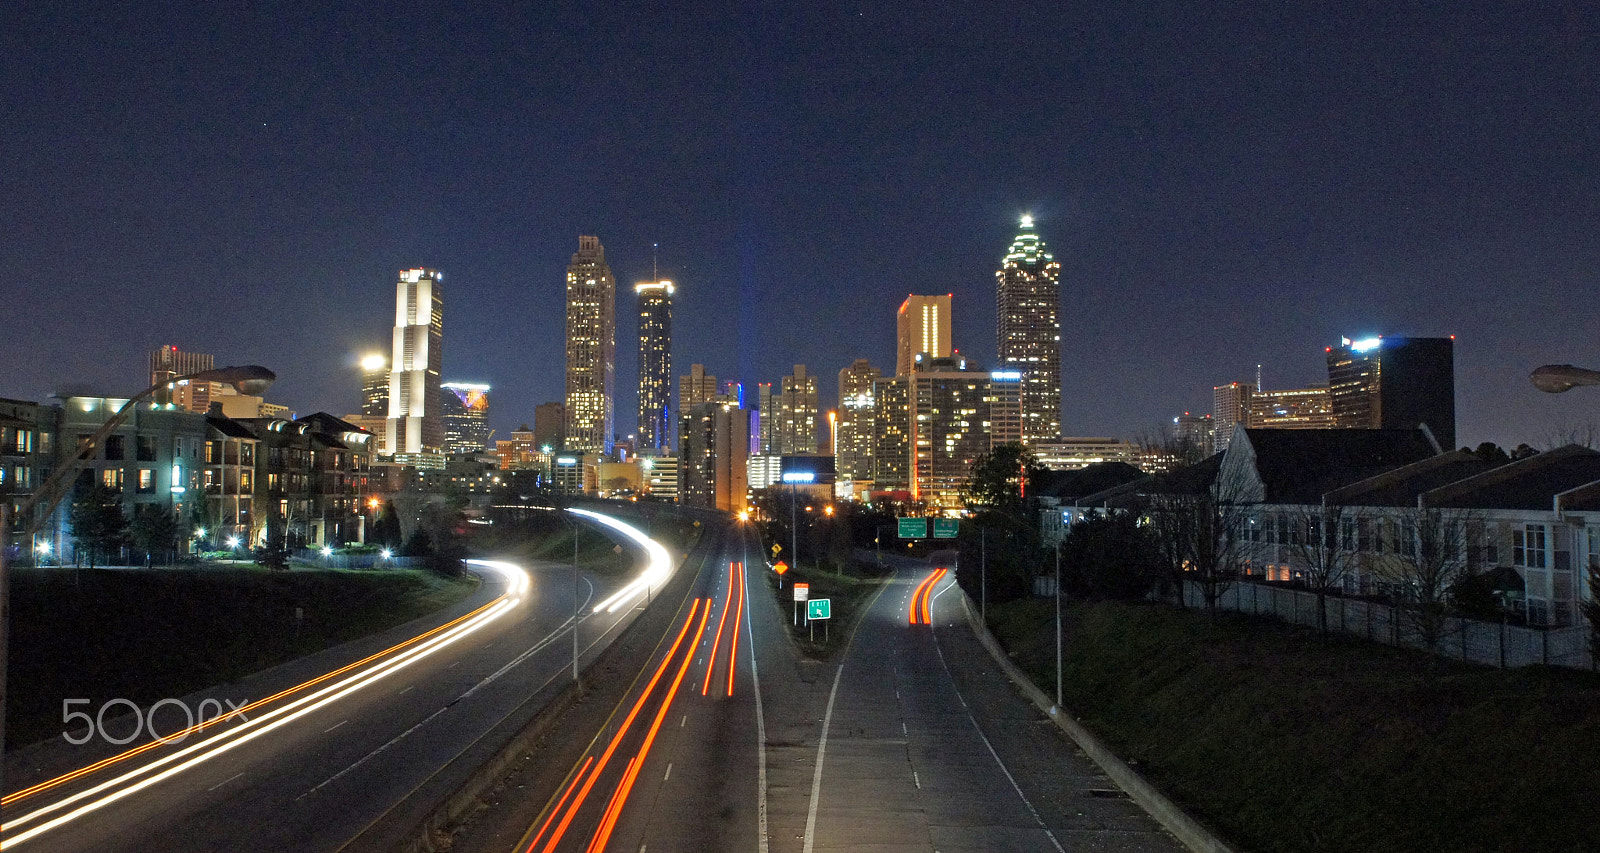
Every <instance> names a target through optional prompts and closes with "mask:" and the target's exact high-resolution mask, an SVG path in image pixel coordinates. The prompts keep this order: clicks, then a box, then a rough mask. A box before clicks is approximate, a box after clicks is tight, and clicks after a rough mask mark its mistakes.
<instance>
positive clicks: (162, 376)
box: [150, 346, 216, 415]
mask: <svg viewBox="0 0 1600 853" xmlns="http://www.w3.org/2000/svg"><path fill="white" fill-rule="evenodd" d="M215 367H216V359H215V358H213V357H212V356H209V355H206V354H204V353H198V352H184V351H182V350H180V349H178V348H177V347H175V346H165V347H159V348H157V349H155V350H152V351H151V353H150V384H151V385H164V384H167V383H170V382H172V381H173V380H175V379H177V378H178V377H179V376H187V375H189V374H191V373H199V372H200V371H202V370H212V369H214V368H215ZM212 384H213V383H210V382H197V383H193V384H192V385H191V384H190V383H185V385H186V386H188V387H185V388H182V389H179V388H174V387H168V388H163V389H160V390H158V391H156V393H155V401H156V402H157V403H162V404H166V403H172V404H175V405H177V406H178V407H179V408H181V409H185V410H187V411H191V412H199V413H200V414H202V415H203V414H205V413H206V411H207V410H208V409H209V408H210V406H211V398H210V393H209V392H210V390H211V385H212Z"/></svg>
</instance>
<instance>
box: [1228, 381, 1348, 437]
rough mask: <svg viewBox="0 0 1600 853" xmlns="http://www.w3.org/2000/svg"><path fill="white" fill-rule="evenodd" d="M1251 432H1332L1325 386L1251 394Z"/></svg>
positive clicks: (1331, 403) (1329, 405)
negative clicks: (1294, 430)
mask: <svg viewBox="0 0 1600 853" xmlns="http://www.w3.org/2000/svg"><path fill="white" fill-rule="evenodd" d="M1246 425H1247V426H1249V427H1250V429H1332V428H1333V427H1334V426H1335V425H1336V421H1335V419H1334V417H1333V398H1332V396H1331V395H1330V394H1329V393H1328V386H1326V385H1314V386H1312V387H1310V388H1290V389H1287V390H1284V391H1264V390H1262V389H1260V388H1257V389H1256V391H1255V393H1253V394H1251V395H1250V413H1249V418H1248V419H1247V420H1246Z"/></svg>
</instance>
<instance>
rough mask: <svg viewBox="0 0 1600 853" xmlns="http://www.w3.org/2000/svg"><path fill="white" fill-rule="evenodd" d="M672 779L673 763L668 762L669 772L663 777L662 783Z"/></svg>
mask: <svg viewBox="0 0 1600 853" xmlns="http://www.w3.org/2000/svg"><path fill="white" fill-rule="evenodd" d="M671 778H672V762H670V761H668V762H667V772H666V773H665V774H663V775H662V777H661V781H663V782H665V781H667V780H668V779H671Z"/></svg>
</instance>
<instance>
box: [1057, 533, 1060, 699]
mask: <svg viewBox="0 0 1600 853" xmlns="http://www.w3.org/2000/svg"><path fill="white" fill-rule="evenodd" d="M1056 708H1057V709H1058V710H1059V709H1060V708H1061V543H1060V542H1057V543H1056Z"/></svg>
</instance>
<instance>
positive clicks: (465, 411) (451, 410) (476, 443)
mask: <svg viewBox="0 0 1600 853" xmlns="http://www.w3.org/2000/svg"><path fill="white" fill-rule="evenodd" d="M440 387H442V388H443V389H444V390H445V392H446V393H445V394H444V395H443V397H444V449H445V452H446V453H479V452H481V451H483V450H484V449H486V448H487V447H488V446H489V386H487V385H473V384H470V383H466V382H446V383H444V384H443V385H442V386H440Z"/></svg>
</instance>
